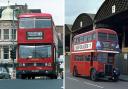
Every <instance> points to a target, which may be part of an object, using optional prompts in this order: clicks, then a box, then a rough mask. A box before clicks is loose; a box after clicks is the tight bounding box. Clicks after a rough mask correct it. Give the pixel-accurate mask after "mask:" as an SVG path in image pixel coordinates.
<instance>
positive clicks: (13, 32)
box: [11, 29, 16, 40]
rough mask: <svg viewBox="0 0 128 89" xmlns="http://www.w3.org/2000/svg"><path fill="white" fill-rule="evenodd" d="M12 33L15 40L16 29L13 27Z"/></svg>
mask: <svg viewBox="0 0 128 89" xmlns="http://www.w3.org/2000/svg"><path fill="white" fill-rule="evenodd" d="M11 34H12V39H13V40H15V39H16V29H12V31H11Z"/></svg>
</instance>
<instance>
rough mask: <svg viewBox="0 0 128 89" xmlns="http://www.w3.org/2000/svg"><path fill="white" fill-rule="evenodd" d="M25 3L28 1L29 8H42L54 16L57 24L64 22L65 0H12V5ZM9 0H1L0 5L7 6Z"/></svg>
mask: <svg viewBox="0 0 128 89" xmlns="http://www.w3.org/2000/svg"><path fill="white" fill-rule="evenodd" d="M15 3H17V4H18V5H24V4H25V3H27V5H28V8H29V9H41V11H42V12H44V13H50V14H52V16H53V20H54V22H55V25H63V24H64V0H10V5H14V4H15ZM7 5H8V0H0V6H7Z"/></svg>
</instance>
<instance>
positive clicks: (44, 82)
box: [0, 79, 63, 89]
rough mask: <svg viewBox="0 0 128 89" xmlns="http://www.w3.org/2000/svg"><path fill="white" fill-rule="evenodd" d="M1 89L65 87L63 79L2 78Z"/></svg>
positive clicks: (0, 81)
mask: <svg viewBox="0 0 128 89" xmlns="http://www.w3.org/2000/svg"><path fill="white" fill-rule="evenodd" d="M0 89H63V80H62V79H35V80H21V79H16V80H0Z"/></svg>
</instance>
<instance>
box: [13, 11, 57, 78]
mask: <svg viewBox="0 0 128 89" xmlns="http://www.w3.org/2000/svg"><path fill="white" fill-rule="evenodd" d="M18 18H19V21H18V22H19V27H18V57H17V62H18V64H19V66H18V67H17V68H16V71H17V77H20V78H23V79H24V78H28V79H30V78H35V76H43V75H44V76H49V77H51V78H57V66H56V58H57V50H58V38H57V33H56V30H55V26H54V22H53V19H52V16H51V15H50V14H47V13H27V14H21V15H19V17H18Z"/></svg>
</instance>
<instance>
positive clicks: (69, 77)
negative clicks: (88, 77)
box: [66, 77, 104, 88]
mask: <svg viewBox="0 0 128 89" xmlns="http://www.w3.org/2000/svg"><path fill="white" fill-rule="evenodd" d="M66 78H68V79H70V80H73V81H77V82H78V81H79V80H77V79H74V78H70V77H66ZM84 84H86V85H91V86H95V87H98V88H104V87H103V86H99V85H97V84H93V83H88V82H84Z"/></svg>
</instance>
